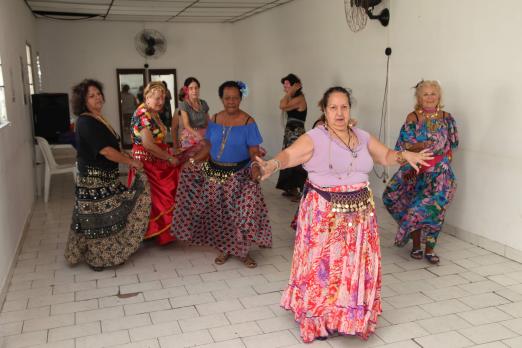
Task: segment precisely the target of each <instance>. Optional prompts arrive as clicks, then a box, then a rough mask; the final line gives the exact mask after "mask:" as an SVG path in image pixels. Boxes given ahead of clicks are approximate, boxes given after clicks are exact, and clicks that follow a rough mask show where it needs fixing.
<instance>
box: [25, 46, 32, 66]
mask: <svg viewBox="0 0 522 348" xmlns="http://www.w3.org/2000/svg"><path fill="white" fill-rule="evenodd" d="M25 54H26V55H27V64H32V63H31V46H29V45H25Z"/></svg>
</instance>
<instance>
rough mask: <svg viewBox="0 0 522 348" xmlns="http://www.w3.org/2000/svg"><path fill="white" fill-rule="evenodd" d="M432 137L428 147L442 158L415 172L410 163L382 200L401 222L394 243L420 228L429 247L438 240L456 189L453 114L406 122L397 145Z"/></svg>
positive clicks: (406, 145) (404, 240)
mask: <svg viewBox="0 0 522 348" xmlns="http://www.w3.org/2000/svg"><path fill="white" fill-rule="evenodd" d="M426 141H430V142H431V145H430V147H429V150H430V151H432V152H433V154H434V155H436V156H443V158H442V160H441V161H440V162H438V163H437V164H435V165H434V166H432V167H429V168H427V169H426V171H425V172H423V173H418V174H416V173H415V172H414V171H413V169H412V167H411V166H410V165H409V164H406V165H404V166H402V167H401V168H400V169H399V170H398V171H397V172H396V173H395V175H393V177H392V179H391V180H390V182H389V183H388V186H387V187H386V189H385V191H384V193H383V197H382V199H383V203H384V205H385V206H386V209H388V212H389V213H390V214H391V215H392V216H393V218H394V219H395V221H397V223H398V225H399V229H398V231H397V235H396V238H395V244H396V245H398V246H404V245H406V244H407V243H408V241H409V239H410V234H411V233H412V232H414V231H417V230H420V231H421V232H422V238H423V239H424V240H425V241H426V247H427V248H428V249H433V248H434V247H435V245H436V243H437V238H438V236H439V233H440V230H441V229H442V224H443V222H444V217H445V215H446V208H447V206H448V204H449V203H450V202H451V201H452V199H453V196H454V194H455V191H456V182H455V174H454V173H453V170H452V169H451V165H450V163H451V151H452V150H454V149H456V148H457V147H458V144H459V140H458V132H457V126H456V123H455V120H454V118H453V117H452V116H451V115H450V114H449V113H446V112H444V113H443V117H442V118H439V119H426V120H425V121H422V122H406V123H405V124H404V125H403V126H402V128H401V132H400V134H399V139H398V140H397V144H396V146H395V149H396V150H398V151H402V150H407V149H408V148H409V147H410V146H411V145H413V144H417V143H419V142H426Z"/></svg>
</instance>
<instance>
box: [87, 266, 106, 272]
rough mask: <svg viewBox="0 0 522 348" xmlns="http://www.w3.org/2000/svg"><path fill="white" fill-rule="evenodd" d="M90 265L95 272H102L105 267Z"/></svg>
mask: <svg viewBox="0 0 522 348" xmlns="http://www.w3.org/2000/svg"><path fill="white" fill-rule="evenodd" d="M89 267H90V268H91V269H92V270H93V271H94V272H101V271H103V270H104V268H103V267H99V266H91V265H89Z"/></svg>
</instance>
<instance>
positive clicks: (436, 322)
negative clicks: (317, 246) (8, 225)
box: [0, 177, 522, 348]
mask: <svg viewBox="0 0 522 348" xmlns="http://www.w3.org/2000/svg"><path fill="white" fill-rule="evenodd" d="M271 186H272V185H271V184H270V183H269V184H266V185H264V187H265V197H266V199H267V203H268V205H269V210H270V218H271V221H272V227H273V233H274V245H273V248H272V249H255V250H254V251H253V252H252V256H254V258H255V259H256V260H257V262H258V264H259V266H258V267H257V268H255V269H248V268H246V267H245V266H244V265H243V264H242V263H241V262H239V261H238V260H236V259H231V260H229V261H228V262H227V263H226V264H225V265H222V266H217V265H215V264H214V262H213V260H214V257H215V256H216V252H214V251H213V250H212V249H208V248H200V247H188V246H186V245H183V244H181V243H176V244H174V245H170V246H167V247H163V248H160V247H157V246H156V245H154V243H151V242H146V243H145V244H144V245H143V247H142V248H141V249H140V250H139V251H138V252H137V253H136V254H135V255H133V256H132V257H131V259H130V260H129V261H128V262H127V263H126V264H125V265H123V266H121V267H118V268H115V269H107V270H105V271H103V272H98V273H97V272H93V271H91V270H90V269H89V268H88V267H86V266H85V265H78V266H75V267H69V266H68V265H67V264H66V263H65V262H64V259H63V248H64V245H65V242H66V239H67V234H68V230H69V223H70V214H71V209H72V202H73V199H72V195H73V188H72V183H71V181H70V180H69V179H68V178H60V179H58V177H57V178H53V184H52V190H51V197H50V202H49V203H48V204H47V205H44V204H43V203H42V202H38V203H37V204H36V207H35V211H34V214H33V217H32V220H31V223H30V227H29V231H28V233H27V235H26V238H25V241H24V244H23V248H22V252H21V254H20V255H19V257H18V261H17V264H16V268H15V270H14V275H13V278H12V281H11V284H10V286H9V289H8V293H7V297H6V300H5V302H4V304H3V307H2V312H1V313H0V346H1V347H57V348H61V347H63V348H69V347H78V348H80V347H88V348H95V347H134V348H146V347H147V348H158V347H161V348H167V347H169V348H170V347H194V346H197V347H208V348H210V347H214V348H218V347H223V348H235V347H248V348H254V347H260V348H261V347H262V348H267V347H301V346H303V347H304V346H307V347H334V348H337V347H389V348H390V347H401V348H410V347H411V348H414V347H426V348H428V347H430V348H431V347H444V348H445V347H473V346H476V347H484V348H485V347H489V348H496V347H522V336H521V335H522V265H521V264H519V263H516V262H513V261H511V260H508V259H505V258H503V257H501V256H498V255H495V254H493V253H491V252H489V251H487V250H484V249H481V248H478V247H476V246H473V245H471V244H467V243H465V242H463V241H460V240H457V239H455V238H453V237H451V236H448V235H445V234H442V236H441V238H440V243H439V247H438V248H437V251H438V253H439V255H440V256H441V259H442V261H441V263H440V265H439V266H431V265H429V264H428V263H427V262H426V261H416V260H413V259H411V258H410V257H409V255H408V252H409V249H408V247H407V248H404V249H399V248H396V247H393V245H392V244H393V237H394V230H395V226H394V223H393V221H392V220H391V218H390V217H389V216H388V214H387V213H386V212H384V210H383V209H382V208H381V207H379V210H378V218H379V221H380V225H381V230H380V231H381V244H382V254H383V258H382V263H383V273H384V277H383V297H384V303H383V307H384V312H383V315H382V317H381V319H380V322H379V327H378V329H377V332H376V334H375V335H373V336H372V337H371V338H370V339H369V340H368V341H366V342H364V341H361V340H359V339H358V338H352V337H335V338H330V339H328V340H327V341H324V342H321V341H316V342H314V343H313V344H310V345H305V344H303V343H302V341H301V340H300V338H299V330H298V329H297V325H296V324H295V322H294V321H293V319H292V317H291V315H290V314H289V313H288V312H285V311H283V310H282V309H281V308H280V307H279V306H278V302H279V299H280V293H281V290H282V289H283V288H284V286H285V284H286V281H287V279H288V274H289V268H290V261H291V257H292V247H293V231H292V230H291V229H290V228H289V227H288V224H289V221H290V219H291V217H292V215H293V213H294V211H295V209H296V204H295V203H290V202H289V201H288V200H286V199H284V198H282V197H281V196H280V193H279V192H278V191H276V190H275V189H274V188H272V187H271ZM2 341H3V344H1V343H2Z"/></svg>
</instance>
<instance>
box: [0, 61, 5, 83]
mask: <svg viewBox="0 0 522 348" xmlns="http://www.w3.org/2000/svg"><path fill="white" fill-rule="evenodd" d="M3 85H4V74H2V65H0V86H3Z"/></svg>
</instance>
